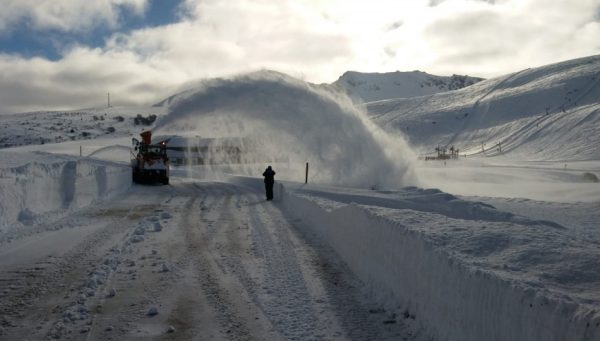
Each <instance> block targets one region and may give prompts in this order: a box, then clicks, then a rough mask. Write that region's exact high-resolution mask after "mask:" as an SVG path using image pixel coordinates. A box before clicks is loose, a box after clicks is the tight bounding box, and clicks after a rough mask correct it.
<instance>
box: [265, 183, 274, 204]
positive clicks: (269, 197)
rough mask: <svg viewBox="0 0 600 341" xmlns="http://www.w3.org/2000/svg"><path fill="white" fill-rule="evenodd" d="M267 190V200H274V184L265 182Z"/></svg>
mask: <svg viewBox="0 0 600 341" xmlns="http://www.w3.org/2000/svg"><path fill="white" fill-rule="evenodd" d="M265 190H266V192H267V200H273V183H270V182H265Z"/></svg>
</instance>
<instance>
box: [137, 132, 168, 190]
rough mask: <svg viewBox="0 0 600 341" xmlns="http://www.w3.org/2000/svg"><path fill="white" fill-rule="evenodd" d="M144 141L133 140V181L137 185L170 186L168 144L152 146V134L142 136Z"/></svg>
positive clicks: (161, 143)
mask: <svg viewBox="0 0 600 341" xmlns="http://www.w3.org/2000/svg"><path fill="white" fill-rule="evenodd" d="M140 136H141V137H142V141H141V142H140V141H139V140H138V139H136V138H133V139H132V140H131V142H132V144H133V151H132V152H131V156H132V158H131V171H132V173H131V174H132V175H131V176H132V180H133V182H135V183H154V182H160V183H162V184H165V185H168V184H169V165H170V162H169V158H168V157H167V142H169V140H163V141H160V142H158V143H156V144H152V132H150V131H145V132H143V133H141V134H140Z"/></svg>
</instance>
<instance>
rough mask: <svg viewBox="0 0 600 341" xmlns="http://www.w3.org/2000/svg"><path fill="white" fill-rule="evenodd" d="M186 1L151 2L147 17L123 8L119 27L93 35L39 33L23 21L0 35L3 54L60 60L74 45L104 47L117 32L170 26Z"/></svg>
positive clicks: (43, 31) (175, 20)
mask: <svg viewBox="0 0 600 341" xmlns="http://www.w3.org/2000/svg"><path fill="white" fill-rule="evenodd" d="M182 2H183V0H150V1H149V3H148V8H147V9H146V12H145V13H144V16H138V15H135V14H134V13H133V12H132V11H131V10H129V9H126V8H121V11H120V18H119V26H118V27H117V28H114V29H111V28H107V27H102V26H98V27H94V28H92V29H91V30H90V31H89V32H76V33H72V32H62V31H59V30H55V29H46V30H36V29H33V28H32V27H31V25H30V24H29V22H28V19H26V18H25V19H23V20H21V21H20V22H19V23H17V24H16V25H14V26H13V27H11V28H10V29H9V31H8V32H7V33H2V34H0V53H4V54H13V55H15V54H16V55H19V56H22V57H25V58H32V57H42V58H46V59H49V60H59V59H61V58H62V53H63V51H64V50H65V49H68V48H69V47H70V46H73V45H84V46H88V47H91V48H94V47H102V46H104V43H105V40H106V38H108V37H110V36H111V35H112V34H113V33H115V32H121V33H125V34H126V33H128V32H131V31H133V30H137V29H142V28H148V27H157V26H162V25H167V24H170V23H174V22H177V21H179V20H180V17H179V15H178V7H179V5H180V4H181V3H182Z"/></svg>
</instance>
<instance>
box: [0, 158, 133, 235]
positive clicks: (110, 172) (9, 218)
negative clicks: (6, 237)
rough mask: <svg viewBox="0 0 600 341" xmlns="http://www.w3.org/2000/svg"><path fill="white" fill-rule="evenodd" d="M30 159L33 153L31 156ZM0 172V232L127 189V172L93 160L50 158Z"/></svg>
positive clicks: (116, 166)
mask: <svg viewBox="0 0 600 341" xmlns="http://www.w3.org/2000/svg"><path fill="white" fill-rule="evenodd" d="M31 159H33V160H35V159H36V154H35V153H33V154H32V158H31ZM54 159H55V161H52V162H49V161H48V160H42V161H40V162H37V161H33V162H29V163H25V164H22V165H18V166H14V167H8V168H2V169H0V229H2V230H5V229H6V228H8V227H18V226H19V225H30V224H33V223H34V222H35V221H36V220H37V219H38V218H39V217H40V215H42V214H44V213H50V212H56V211H63V210H68V209H72V208H81V207H84V206H87V205H90V204H92V203H95V202H98V201H101V200H104V199H108V198H111V197H113V196H115V195H117V194H120V193H123V192H124V191H126V190H128V189H129V188H130V187H131V169H130V168H129V167H128V166H125V165H119V164H114V163H110V162H103V161H100V160H93V159H77V158H71V157H59V156H56V157H54Z"/></svg>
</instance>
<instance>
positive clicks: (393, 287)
mask: <svg viewBox="0 0 600 341" xmlns="http://www.w3.org/2000/svg"><path fill="white" fill-rule="evenodd" d="M230 181H234V182H236V183H238V184H240V185H243V186H246V187H252V188H255V189H257V190H262V183H261V182H260V180H259V179H249V178H240V177H234V178H232V179H230ZM292 187H294V188H295V187H297V185H285V186H284V185H282V184H281V183H278V186H276V188H275V198H276V202H277V201H281V202H282V204H283V206H284V207H285V208H286V210H287V211H288V212H289V213H290V214H292V215H294V216H296V217H297V218H299V219H300V220H301V221H302V224H301V225H300V226H302V228H305V229H307V230H309V231H311V233H315V234H316V235H318V236H319V237H320V238H321V239H322V240H324V241H325V242H326V243H328V244H329V245H330V246H331V247H332V248H333V249H334V250H335V251H336V252H337V253H338V254H339V255H340V257H341V258H342V259H343V260H344V261H345V262H346V263H347V265H348V266H349V268H350V269H351V270H352V271H353V272H354V273H355V274H356V275H357V276H358V277H359V278H360V279H361V280H362V281H363V282H364V283H366V284H367V285H368V286H369V287H370V288H371V289H372V290H373V292H374V293H375V295H376V296H377V297H378V298H379V299H381V300H382V302H385V304H386V305H387V306H388V307H389V308H392V309H401V310H404V313H403V316H405V317H411V318H416V319H417V320H418V321H420V323H421V324H422V326H423V327H424V328H425V330H427V331H428V333H431V336H432V337H433V338H434V339H435V340H456V341H459V340H460V341H469V340H472V341H480V340H498V341H500V340H527V341H538V340H539V341H564V340H600V313H599V310H600V309H599V307H600V295H599V294H598V292H600V291H599V290H598V288H599V287H600V276H599V275H598V274H597V273H596V272H595V269H597V268H598V266H600V263H599V261H598V259H600V252H599V251H598V250H597V246H596V244H594V243H593V242H589V241H584V240H577V239H576V237H574V236H573V235H570V234H569V233H570V232H569V231H568V230H567V229H566V228H564V227H562V226H560V225H558V224H553V223H548V222H545V221H535V220H531V219H527V218H524V217H517V216H514V215H511V214H504V213H502V212H500V211H496V210H495V209H494V208H493V207H491V206H489V205H485V204H481V203H471V202H467V201H463V200H461V199H458V198H456V197H453V196H448V195H445V196H444V195H441V194H443V193H441V192H440V191H437V190H421V189H418V188H406V189H404V190H403V191H400V192H402V193H400V192H382V191H379V192H377V191H368V192H369V193H371V194H374V196H372V195H367V193H366V192H367V191H362V194H363V195H362V196H361V195H359V194H360V191H361V190H348V191H349V193H350V194H347V195H342V194H343V193H341V192H339V193H336V192H333V193H329V195H328V196H327V195H322V194H323V193H325V192H328V190H325V191H323V188H322V187H321V188H320V189H319V188H312V189H310V187H311V186H310V185H309V186H306V185H304V186H300V187H299V188H297V189H294V190H292V189H290V188H292ZM308 189H310V190H308ZM319 190H321V192H323V193H318V191H319ZM394 196H398V197H402V198H404V200H397V201H396V204H392V203H391V201H392V199H391V198H392V197H394ZM427 198H429V203H430V204H431V205H433V207H434V209H433V210H429V211H428V208H427V206H428V205H423V203H424V200H426V199H427ZM382 200H383V204H381V203H380V202H379V201H382ZM444 203H447V204H448V205H449V206H448V209H451V210H450V211H452V212H449V211H448V210H445V209H443V206H444ZM371 205H376V206H371ZM448 213H452V214H448Z"/></svg>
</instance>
